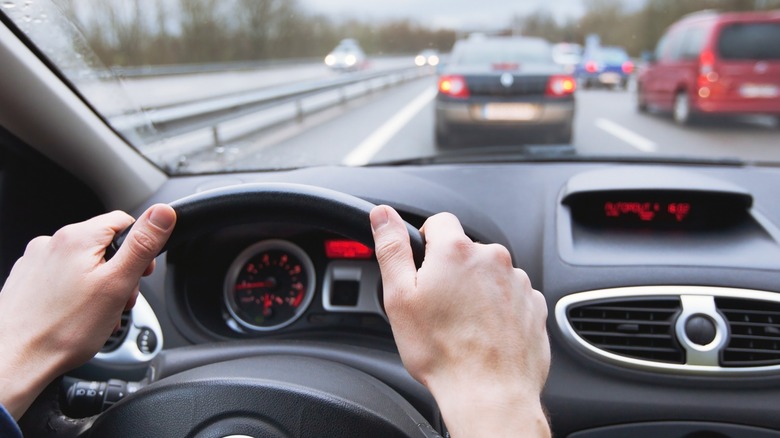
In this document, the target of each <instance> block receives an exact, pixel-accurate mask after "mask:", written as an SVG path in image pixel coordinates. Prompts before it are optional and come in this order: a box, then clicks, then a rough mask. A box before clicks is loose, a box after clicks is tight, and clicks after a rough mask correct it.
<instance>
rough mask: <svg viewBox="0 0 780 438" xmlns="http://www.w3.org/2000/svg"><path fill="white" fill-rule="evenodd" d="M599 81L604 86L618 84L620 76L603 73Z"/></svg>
mask: <svg viewBox="0 0 780 438" xmlns="http://www.w3.org/2000/svg"><path fill="white" fill-rule="evenodd" d="M599 81H600V82H601V83H602V84H617V83H618V82H620V75H619V74H617V73H602V74H600V75H599Z"/></svg>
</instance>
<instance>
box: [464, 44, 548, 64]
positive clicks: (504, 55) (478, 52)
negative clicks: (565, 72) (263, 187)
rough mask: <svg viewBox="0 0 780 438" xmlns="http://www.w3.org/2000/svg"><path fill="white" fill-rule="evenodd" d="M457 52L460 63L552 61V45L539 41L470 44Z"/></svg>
mask: <svg viewBox="0 0 780 438" xmlns="http://www.w3.org/2000/svg"><path fill="white" fill-rule="evenodd" d="M459 52H460V53H458V54H456V57H455V58H456V59H455V63H456V64H459V65H491V64H523V63H526V64H533V63H542V64H550V63H552V62H553V61H552V51H551V50H550V46H548V45H547V44H544V43H537V42H528V43H525V42H520V43H500V44H468V45H466V46H463V47H461V50H459Z"/></svg>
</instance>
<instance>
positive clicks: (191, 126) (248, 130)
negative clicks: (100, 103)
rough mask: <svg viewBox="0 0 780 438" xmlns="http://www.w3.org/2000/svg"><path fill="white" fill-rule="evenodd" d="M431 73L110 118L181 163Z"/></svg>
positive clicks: (158, 156)
mask: <svg viewBox="0 0 780 438" xmlns="http://www.w3.org/2000/svg"><path fill="white" fill-rule="evenodd" d="M430 74H432V71H431V70H430V69H427V68H420V67H404V68H396V69H391V70H384V71H379V72H354V73H349V74H345V75H344V76H342V77H338V78H334V79H329V80H325V81H322V80H318V81H304V82H298V83H293V84H289V85H285V86H274V87H269V88H266V89H260V90H256V91H252V92H242V93H236V94H231V95H227V96H220V97H216V98H209V99H204V100H200V101H196V102H189V103H183V104H179V105H172V106H167V107H162V108H151V109H148V110H146V111H145V112H143V113H134V114H127V115H120V116H115V117H112V118H110V119H109V122H110V123H111V125H112V126H113V127H114V128H115V129H117V130H118V131H120V132H122V133H124V134H125V135H126V136H128V138H137V137H139V136H140V137H141V139H142V141H141V143H144V144H146V145H147V146H143V147H142V148H141V149H142V151H143V152H144V154H145V155H147V156H148V157H150V158H151V159H152V160H154V161H156V162H160V163H166V165H168V166H169V167H174V168H175V167H178V166H179V165H181V163H182V161H183V160H186V158H187V156H190V155H194V154H197V153H200V152H203V151H206V150H209V149H210V148H214V147H220V146H222V145H223V144H224V143H227V142H231V141H235V140H237V139H239V138H242V137H246V136H248V135H250V134H253V133H256V132H259V131H262V130H264V129H268V128H270V127H272V126H276V125H279V124H281V123H285V122H290V121H292V120H296V119H298V120H302V119H303V118H304V117H305V116H306V115H308V114H310V113H314V112H318V111H321V110H323V109H326V108H331V107H333V106H335V105H339V104H343V103H345V102H347V101H349V100H351V99H354V98H358V97H361V96H365V95H367V94H370V93H373V92H374V91H376V90H379V89H383V88H387V87H390V86H392V85H396V84H399V83H403V82H406V81H408V80H412V79H416V78H419V77H422V76H426V75H430Z"/></svg>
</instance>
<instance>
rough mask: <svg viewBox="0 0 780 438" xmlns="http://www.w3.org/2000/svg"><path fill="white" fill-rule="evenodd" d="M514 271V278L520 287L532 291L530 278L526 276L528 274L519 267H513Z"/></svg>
mask: <svg viewBox="0 0 780 438" xmlns="http://www.w3.org/2000/svg"><path fill="white" fill-rule="evenodd" d="M514 271H515V278H516V279H517V281H519V282H520V285H521V287H522V288H523V290H524V291H526V292H528V291H533V286H532V285H531V278H530V277H528V274H527V273H526V272H525V271H524V270H522V269H519V268H514Z"/></svg>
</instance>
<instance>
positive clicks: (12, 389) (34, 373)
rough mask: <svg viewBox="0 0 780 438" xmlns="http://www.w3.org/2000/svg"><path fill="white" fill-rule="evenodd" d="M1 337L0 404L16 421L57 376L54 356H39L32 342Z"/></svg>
mask: <svg viewBox="0 0 780 438" xmlns="http://www.w3.org/2000/svg"><path fill="white" fill-rule="evenodd" d="M8 335H9V334H8V333H7V332H6V333H5V336H0V345H3V349H4V350H5V354H4V355H3V357H2V358H0V403H2V404H3V406H5V408H6V410H7V411H8V412H9V413H10V414H11V416H12V417H14V419H16V420H19V418H21V416H22V415H24V412H25V411H26V410H27V408H29V407H30V405H31V404H32V402H33V401H34V400H35V398H36V397H37V396H38V394H40V393H41V391H43V390H44V389H45V388H46V386H47V385H48V384H49V383H50V382H51V381H52V380H53V379H54V378H55V377H57V376H58V375H59V374H60V371H59V366H58V363H59V362H58V360H57V358H56V357H54V356H42V355H41V354H40V351H41V350H40V349H38V348H37V347H36V346H35V343H34V342H27V341H22V340H21V339H19V338H18V337H17V338H15V339H8V338H9V336H8Z"/></svg>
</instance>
